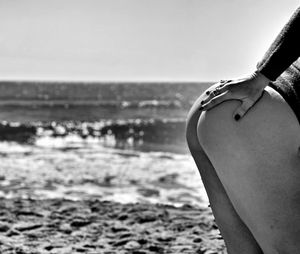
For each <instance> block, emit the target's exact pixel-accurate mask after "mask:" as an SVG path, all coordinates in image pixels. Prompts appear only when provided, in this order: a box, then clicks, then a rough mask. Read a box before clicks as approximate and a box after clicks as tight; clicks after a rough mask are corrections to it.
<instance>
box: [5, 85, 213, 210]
mask: <svg viewBox="0 0 300 254" xmlns="http://www.w3.org/2000/svg"><path fill="white" fill-rule="evenodd" d="M8 85H9V88H8ZM8 85H7V84H6V83H5V82H4V83H3V82H2V83H0V90H1V91H2V92H3V93H2V95H1V96H2V100H1V103H0V104H1V105H0V122H1V124H0V161H1V166H0V196H2V197H6V198H12V197H24V198H36V199H43V198H57V197H59V198H66V199H73V200H78V199H90V198H98V199H101V200H113V201H118V202H125V203H126V202H150V203H164V204H172V205H176V206H180V205H184V204H191V205H199V206H203V205H204V206H205V205H207V203H208V200H207V196H206V193H205V190H204V187H203V184H202V182H201V178H200V175H199V173H198V171H197V168H196V166H195V164H194V162H193V160H192V158H191V156H190V155H189V153H188V149H187V144H186V141H185V134H184V130H185V121H186V115H187V112H188V110H189V108H190V106H191V105H192V103H193V101H194V100H195V99H196V98H197V96H199V95H200V94H201V93H202V92H203V91H204V90H205V89H207V87H208V86H209V85H210V84H209V83H202V84H195V83H193V84H190V83H185V84H184V83H181V84H172V83H166V84H163V83H160V84H149V83H145V84H129V83H124V84H122V83H118V84H102V85H101V84H100V85H99V84H92V85H89V84H75V86H74V84H65V83H64V84H39V83H30V82H27V83H26V82H25V83H23V84H22V83H21V84H20V83H13V84H8ZM5 87H7V89H5ZM53 89H54V90H56V91H52V90H53ZM57 90H58V91H60V92H57Z"/></svg>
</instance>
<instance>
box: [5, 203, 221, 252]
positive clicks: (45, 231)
mask: <svg viewBox="0 0 300 254" xmlns="http://www.w3.org/2000/svg"><path fill="white" fill-rule="evenodd" d="M0 206H1V212H0V221H1V223H0V251H1V253H3V254H17V253H18V254H25V253H26V254H29V253H31V254H33V253H60V254H67V253H94V254H96V253H106V254H108V253H134V254H143V253H144V254H146V253H174V254H175V253H206V254H209V253H210V254H212V253H226V252H225V250H224V249H225V247H224V242H223V240H222V238H221V236H220V235H219V230H218V229H217V226H216V224H215V223H214V221H213V217H212V214H211V210H210V209H209V208H195V207H192V206H189V205H186V206H183V207H181V208H175V207H174V206H167V205H153V204H120V203H115V202H110V201H104V202H101V201H97V200H89V201H69V200H64V199H52V200H30V199H1V200H0Z"/></svg>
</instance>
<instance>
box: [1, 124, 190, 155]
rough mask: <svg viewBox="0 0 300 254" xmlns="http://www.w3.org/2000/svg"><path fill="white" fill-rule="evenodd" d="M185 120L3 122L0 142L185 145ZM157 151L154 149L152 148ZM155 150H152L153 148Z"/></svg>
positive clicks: (149, 145) (140, 146) (139, 146)
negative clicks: (92, 141)
mask: <svg viewBox="0 0 300 254" xmlns="http://www.w3.org/2000/svg"><path fill="white" fill-rule="evenodd" d="M184 130H185V120H184V119H128V120H101V121H97V122H75V121H65V122H55V121H53V122H49V123H44V122H36V123H30V124H22V123H11V122H1V123H0V140H1V141H15V142H19V143H28V144H35V142H36V141H37V140H38V139H43V138H44V139H45V138H48V139H49V138H52V139H55V138H65V139H67V138H70V137H76V138H77V141H78V140H81V142H86V141H87V140H91V139H92V140H100V141H102V143H103V144H108V145H110V146H114V147H117V148H143V147H144V148H145V147H148V148H149V147H151V144H152V145H153V144H157V145H159V146H160V147H162V146H163V145H172V146H174V145H180V146H182V144H184V143H185V138H184ZM152 149H153V147H152ZM150 150H151V149H150Z"/></svg>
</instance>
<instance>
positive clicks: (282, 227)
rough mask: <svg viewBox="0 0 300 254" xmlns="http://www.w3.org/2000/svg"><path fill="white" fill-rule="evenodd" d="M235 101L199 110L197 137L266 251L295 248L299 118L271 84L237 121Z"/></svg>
mask: <svg viewBox="0 0 300 254" xmlns="http://www.w3.org/2000/svg"><path fill="white" fill-rule="evenodd" d="M239 103H240V102H238V101H227V102H224V103H222V104H221V105H220V106H218V107H216V108H214V109H212V110H210V111H208V112H205V113H204V114H202V115H201V117H200V119H199V123H198V137H199V141H200V143H201V145H202V146H203V147H204V149H205V151H206V153H207V155H208V157H209V158H210V161H211V162H212V164H213V166H214V168H215V170H216V172H217V175H218V177H219V179H220V181H221V182H222V184H223V186H224V188H225V190H226V192H227V194H228V196H229V198H230V200H231V202H232V204H233V206H234V208H235V209H236V211H237V212H238V214H239V215H240V217H241V218H242V219H243V221H244V222H245V223H246V225H247V226H248V227H249V229H250V231H251V232H252V233H253V235H254V237H255V238H256V239H257V241H258V243H259V244H260V246H261V247H262V248H263V250H264V251H265V253H276V252H275V251H276V250H277V249H281V248H283V249H286V248H288V249H290V250H291V251H293V250H295V249H297V248H298V249H299V248H300V246H299V244H300V235H299V233H300V217H299V215H300V190H299V186H300V157H298V156H297V152H298V147H299V145H300V126H299V122H298V120H297V119H296V116H295V114H294V112H293V111H292V110H291V108H290V107H289V106H288V104H287V103H286V102H285V101H284V99H283V98H282V97H281V96H280V95H279V94H278V93H277V92H276V91H275V90H273V89H272V88H270V87H267V88H266V89H265V92H264V95H263V97H262V98H261V99H260V101H259V102H258V103H257V104H256V105H255V106H254V107H253V108H252V109H251V110H250V111H249V112H248V113H247V114H246V116H244V117H243V118H242V119H241V120H240V121H238V122H236V121H234V120H233V117H232V115H233V112H234V110H235V108H236V107H238V105H239ZM298 242H299V243H298ZM297 245H298V246H297ZM293 248H295V249H293ZM287 253H292V252H287Z"/></svg>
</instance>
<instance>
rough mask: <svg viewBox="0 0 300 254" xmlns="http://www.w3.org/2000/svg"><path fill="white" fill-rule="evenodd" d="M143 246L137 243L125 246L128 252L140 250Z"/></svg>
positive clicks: (130, 242)
mask: <svg viewBox="0 0 300 254" xmlns="http://www.w3.org/2000/svg"><path fill="white" fill-rule="evenodd" d="M140 247H141V245H140V244H139V243H138V242H136V241H129V242H128V243H126V245H125V246H124V248H125V249H127V250H133V249H138V248H140Z"/></svg>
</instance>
